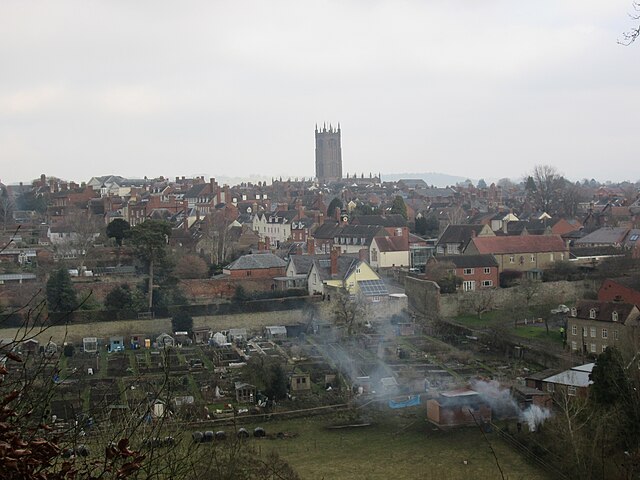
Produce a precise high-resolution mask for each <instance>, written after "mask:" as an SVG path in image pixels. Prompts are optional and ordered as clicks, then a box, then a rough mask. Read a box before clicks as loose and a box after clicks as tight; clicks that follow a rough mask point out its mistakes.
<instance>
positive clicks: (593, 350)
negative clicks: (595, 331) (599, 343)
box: [589, 343, 596, 353]
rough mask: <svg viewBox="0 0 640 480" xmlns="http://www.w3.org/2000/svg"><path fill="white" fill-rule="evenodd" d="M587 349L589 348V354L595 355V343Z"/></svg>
mask: <svg viewBox="0 0 640 480" xmlns="http://www.w3.org/2000/svg"><path fill="white" fill-rule="evenodd" d="M589 347H591V348H589V351H590V352H591V353H596V344H595V343H592V344H591V345H589Z"/></svg>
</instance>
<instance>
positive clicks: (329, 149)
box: [316, 124, 342, 183]
mask: <svg viewBox="0 0 640 480" xmlns="http://www.w3.org/2000/svg"><path fill="white" fill-rule="evenodd" d="M316 178H317V179H318V181H319V182H320V183H330V182H335V181H338V180H341V179H342V147H341V146H340V124H338V128H334V127H332V126H331V125H329V128H327V126H326V124H325V125H323V126H322V129H321V130H318V125H316Z"/></svg>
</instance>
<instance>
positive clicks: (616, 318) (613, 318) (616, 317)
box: [611, 312, 618, 322]
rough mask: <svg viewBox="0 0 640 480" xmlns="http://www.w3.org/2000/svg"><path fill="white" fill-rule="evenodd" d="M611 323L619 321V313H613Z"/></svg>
mask: <svg viewBox="0 0 640 480" xmlns="http://www.w3.org/2000/svg"><path fill="white" fill-rule="evenodd" d="M611 321H613V322H617V321H618V312H611Z"/></svg>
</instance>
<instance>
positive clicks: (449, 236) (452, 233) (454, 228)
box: [438, 225, 485, 245]
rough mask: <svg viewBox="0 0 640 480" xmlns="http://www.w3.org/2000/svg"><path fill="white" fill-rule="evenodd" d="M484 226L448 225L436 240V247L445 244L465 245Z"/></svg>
mask: <svg viewBox="0 0 640 480" xmlns="http://www.w3.org/2000/svg"><path fill="white" fill-rule="evenodd" d="M484 227H485V226H484V225H448V226H447V228H445V230H444V232H442V235H440V238H439V239H438V245H442V244H445V243H464V244H467V243H468V242H469V240H470V239H471V238H473V236H474V233H475V235H478V234H479V233H480V232H481V231H482V229H483V228H484Z"/></svg>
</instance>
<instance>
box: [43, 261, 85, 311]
mask: <svg viewBox="0 0 640 480" xmlns="http://www.w3.org/2000/svg"><path fill="white" fill-rule="evenodd" d="M47 305H48V307H49V311H51V312H72V311H73V310H75V309H76V308H77V306H78V300H77V298H76V291H75V290H74V289H73V284H72V283H71V276H69V272H68V271H67V269H66V268H59V269H57V270H56V271H54V272H53V273H52V274H51V276H50V277H49V280H48V281H47Z"/></svg>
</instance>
